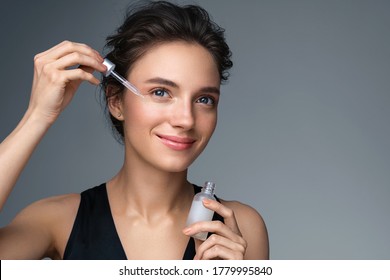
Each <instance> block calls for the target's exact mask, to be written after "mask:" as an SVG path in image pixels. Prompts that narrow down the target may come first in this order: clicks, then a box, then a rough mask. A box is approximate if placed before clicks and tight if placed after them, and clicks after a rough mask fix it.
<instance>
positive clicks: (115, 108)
mask: <svg viewBox="0 0 390 280" xmlns="http://www.w3.org/2000/svg"><path fill="white" fill-rule="evenodd" d="M113 91H114V89H113V87H108V88H107V90H106V96H107V106H108V109H109V110H110V113H111V115H112V116H113V117H114V118H116V119H117V120H119V121H123V120H124V118H123V114H122V112H123V110H122V108H123V107H122V99H121V96H120V94H113V93H112V92H113Z"/></svg>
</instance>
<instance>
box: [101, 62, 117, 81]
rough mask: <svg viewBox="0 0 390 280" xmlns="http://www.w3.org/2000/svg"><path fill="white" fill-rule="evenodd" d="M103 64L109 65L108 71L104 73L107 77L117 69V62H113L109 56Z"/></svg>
mask: <svg viewBox="0 0 390 280" xmlns="http://www.w3.org/2000/svg"><path fill="white" fill-rule="evenodd" d="M103 65H105V66H106V67H107V71H106V73H104V76H105V77H108V76H109V75H110V74H111V72H112V71H114V69H115V64H114V63H112V62H111V61H110V60H108V59H107V58H105V59H104V61H103Z"/></svg>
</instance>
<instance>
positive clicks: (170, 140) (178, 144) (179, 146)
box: [157, 134, 196, 151]
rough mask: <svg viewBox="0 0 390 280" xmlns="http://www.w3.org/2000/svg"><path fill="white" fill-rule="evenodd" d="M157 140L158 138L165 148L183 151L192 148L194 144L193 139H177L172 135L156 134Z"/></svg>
mask: <svg viewBox="0 0 390 280" xmlns="http://www.w3.org/2000/svg"><path fill="white" fill-rule="evenodd" d="M157 137H158V138H160V140H161V142H162V143H163V144H164V145H166V146H167V147H169V148H171V149H173V150H176V151H183V150H187V149H189V148H191V147H192V145H193V144H194V143H195V141H196V140H195V139H193V138H189V137H178V136H172V135H162V134H158V135H157Z"/></svg>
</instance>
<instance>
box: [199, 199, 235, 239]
mask: <svg viewBox="0 0 390 280" xmlns="http://www.w3.org/2000/svg"><path fill="white" fill-rule="evenodd" d="M203 205H204V206H205V207H206V208H208V209H210V210H213V211H215V212H217V213H218V214H219V215H221V216H222V217H223V219H224V223H225V224H226V225H227V226H228V227H229V228H231V229H232V230H233V231H234V232H236V233H238V234H240V235H241V232H240V230H239V228H238V224H237V220H236V217H235V215H234V212H233V210H232V209H230V208H228V207H226V206H224V205H223V204H222V203H219V202H218V201H215V200H211V199H204V200H203Z"/></svg>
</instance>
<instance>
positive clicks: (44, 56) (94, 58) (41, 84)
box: [28, 41, 106, 124]
mask: <svg viewBox="0 0 390 280" xmlns="http://www.w3.org/2000/svg"><path fill="white" fill-rule="evenodd" d="M102 63H103V58H102V57H101V56H100V54H99V53H98V52H97V51H95V50H94V49H92V48H91V47H89V46H87V45H85V44H80V43H74V42H70V41H64V42H62V43H60V44H58V45H56V46H54V47H53V48H51V49H49V50H47V51H45V52H42V53H40V54H37V55H36V56H35V58H34V79H33V85H32V91H31V98H30V103H29V107H28V112H29V113H30V114H33V115H35V116H37V117H38V118H40V119H41V120H43V121H45V122H47V123H48V124H52V123H53V122H54V121H55V120H56V119H57V117H58V116H59V114H60V113H61V112H62V111H63V110H64V109H65V107H66V106H67V105H68V104H69V102H70V101H71V100H72V98H73V96H74V95H75V92H76V90H77V89H78V87H79V85H80V84H81V82H83V81H88V82H90V83H91V84H95V85H98V84H99V80H98V79H97V78H96V77H94V76H93V74H92V73H93V72H94V71H95V70H97V71H99V72H104V71H106V66H104V65H103V64H102Z"/></svg>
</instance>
